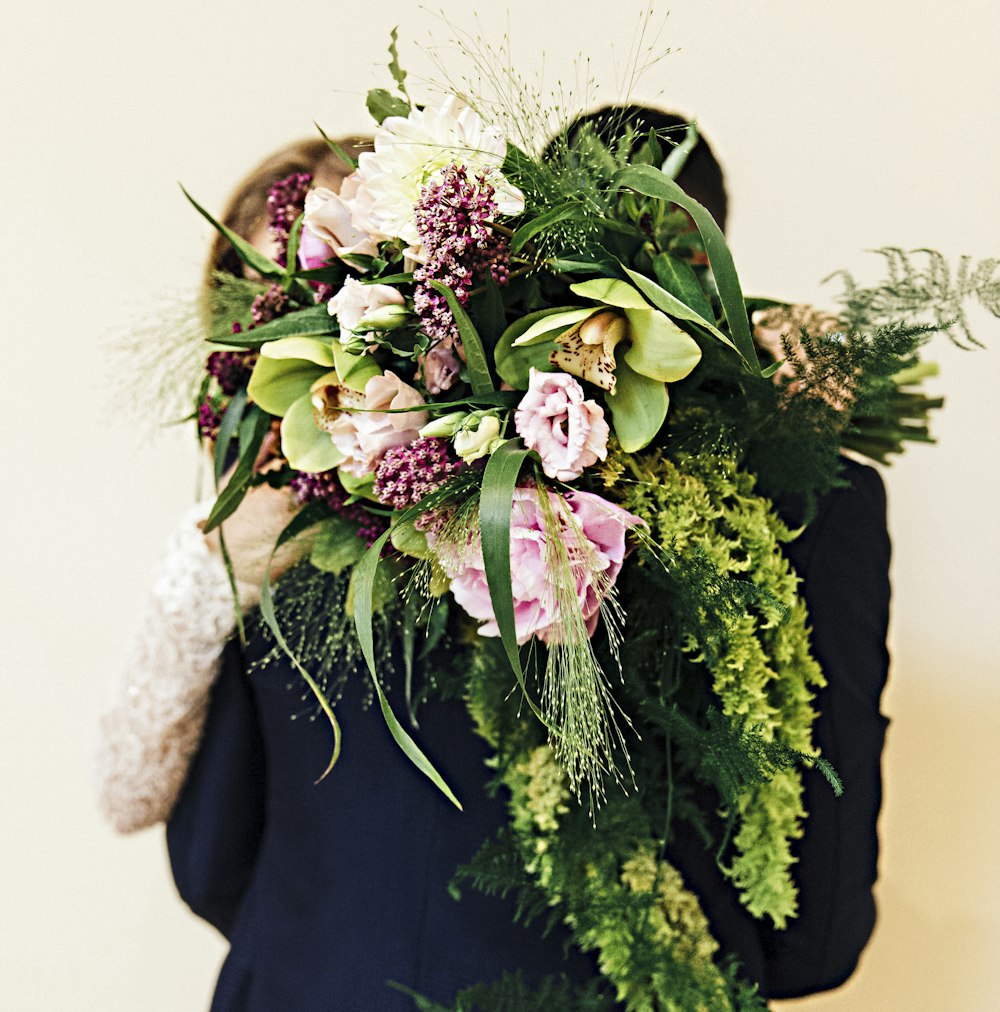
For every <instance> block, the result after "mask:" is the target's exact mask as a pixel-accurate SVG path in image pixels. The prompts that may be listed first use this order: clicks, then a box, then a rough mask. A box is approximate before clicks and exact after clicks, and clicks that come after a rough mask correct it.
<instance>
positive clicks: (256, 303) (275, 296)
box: [250, 285, 288, 330]
mask: <svg viewBox="0 0 1000 1012" xmlns="http://www.w3.org/2000/svg"><path fill="white" fill-rule="evenodd" d="M287 311H288V296H287V295H286V294H285V292H284V291H282V288H281V285H271V286H270V288H268V290H267V291H266V292H261V294H260V295H257V296H255V297H254V300H253V304H252V305H251V306H250V319H251V320H252V321H253V322H252V323H251V325H250V329H251V330H252V329H253V328H254V327H259V326H260V325H261V324H262V323H270V322H271V321H272V320H274V319H276V318H277V317H279V316H281V315H283V314H284V313H286V312H287Z"/></svg>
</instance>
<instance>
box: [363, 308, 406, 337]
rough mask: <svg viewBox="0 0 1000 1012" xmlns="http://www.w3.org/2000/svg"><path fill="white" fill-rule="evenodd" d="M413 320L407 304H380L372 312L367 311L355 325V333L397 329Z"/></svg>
mask: <svg viewBox="0 0 1000 1012" xmlns="http://www.w3.org/2000/svg"><path fill="white" fill-rule="evenodd" d="M410 320H411V314H410V312H409V310H408V309H407V308H406V306H379V308H378V309H373V310H372V311H371V312H370V313H365V315H364V316H362V317H361V319H360V320H358V322H357V323H356V324H355V325H354V333H355V334H365V333H368V332H369V331H372V330H396V329H397V328H398V327H405V326H406V324H407V323H409V322H410Z"/></svg>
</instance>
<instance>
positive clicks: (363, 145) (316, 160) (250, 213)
mask: <svg viewBox="0 0 1000 1012" xmlns="http://www.w3.org/2000/svg"><path fill="white" fill-rule="evenodd" d="M337 144H338V145H339V146H340V147H341V148H342V149H343V150H344V153H345V154H346V155H348V156H349V157H350V158H355V159H356V158H357V157H358V155H359V154H360V153H361V152H362V151H366V150H369V149H370V148H371V142H370V141H368V140H366V139H364V138H360V139H359V138H352V139H344V140H340V141H337ZM351 171H352V170H351V166H350V165H348V164H347V163H346V162H344V161H343V160H342V159H341V158H340V157H338V156H337V155H336V154H334V153H333V151H332V150H331V149H330V147H329V146H328V145H327V143H326V141H324V140H323V139H322V138H309V139H307V140H301V141H295V142H294V143H292V144H289V145H287V146H286V147H283V148H281V149H280V150H279V151H275V152H274V154H272V155H269V156H268V157H267V158H265V159H264V161H262V162H261V163H260V164H259V165H258V166H257V167H256V168H255V169H253V171H251V172H250V174H249V175H248V176H247V177H246V178H245V179H244V180H243V181H242V182H241V183H240V184H239V185H238V186H237V187H236V189H235V190H233V193H232V195H231V196H230V198H229V200H228V202H227V203H226V206H225V209H224V210H223V212H222V215H221V217H220V218H219V221H221V222H222V224H223V225H225V226H226V227H227V228H230V229H232V230H233V231H234V232H235V233H236V234H237V235H240V236H242V237H243V238H244V239H249V238H250V237H251V236H253V235H254V233H255V232H257V231H259V230H260V229H261V228H262V227H264V226H265V225H266V224H267V191H268V190H269V189H270V188H271V186H272V185H273V184H274V183H275V182H277V180H279V179H283V178H284V177H285V176H290V175H291V174H292V173H293V172H308V173H309V174H310V175H312V176H321V177H323V178H325V179H330V178H331V177H341V178H343V177H344V176H347V175H349V174H350V173H351ZM216 271H225V272H227V273H229V274H235V275H240V274H241V273H242V271H243V265H242V262H241V261H240V258H239V257H238V256H237V255H236V252H235V250H234V249H233V247H232V246H231V245H230V243H229V241H228V240H227V239H226V238H225V237H224V236H222V235H220V234H216V237H215V241H214V242H213V243H212V248H211V249H210V250H209V254H208V262H207V264H206V270H205V283H206V287H208V286H209V285H210V284H211V281H212V275H213V274H214V273H215V272H216Z"/></svg>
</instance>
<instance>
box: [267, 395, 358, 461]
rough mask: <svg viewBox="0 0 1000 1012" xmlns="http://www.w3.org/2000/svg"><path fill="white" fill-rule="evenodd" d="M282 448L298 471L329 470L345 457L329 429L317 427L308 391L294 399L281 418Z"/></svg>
mask: <svg viewBox="0 0 1000 1012" xmlns="http://www.w3.org/2000/svg"><path fill="white" fill-rule="evenodd" d="M281 452H282V453H283V454H284V455H285V458H286V459H287V460H288V463H289V464H291V466H292V467H294V468H295V469H296V470H297V471H308V472H309V473H311V474H316V473H318V472H320V471H329V470H331V468H334V467H336V466H337V465H338V464H341V463H343V461H344V459H345V458H344V454H343V453H341V452H340V450H338V449H337V447H336V446H334V445H333V441H332V440H331V439H330V433H328V432H323V430H322V429H318V428H317V427H316V420H315V418H314V417H313V406H312V399H311V397H310V395H309V394H308V393H306V394H303V396H301V397H300V398H299V399H298V400H297V401H293V402H292V404H291V405H290V406H289V408H288V410H287V411H286V412H285V417H284V418H282V420H281Z"/></svg>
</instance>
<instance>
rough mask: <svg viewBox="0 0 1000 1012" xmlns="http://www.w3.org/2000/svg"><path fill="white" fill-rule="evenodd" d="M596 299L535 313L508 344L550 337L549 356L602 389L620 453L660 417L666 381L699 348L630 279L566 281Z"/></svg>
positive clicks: (640, 443)
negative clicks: (552, 345)
mask: <svg viewBox="0 0 1000 1012" xmlns="http://www.w3.org/2000/svg"><path fill="white" fill-rule="evenodd" d="M570 291H571V292H573V293H574V294H575V295H580V296H582V297H583V298H585V299H592V300H593V301H594V302H595V303H596V305H594V306H589V307H582V308H580V307H567V308H566V309H565V310H562V311H560V312H555V313H551V314H549V315H546V316H544V317H543V318H542V319H540V320H537V321H536V322H535V323H534V324H533V325H532V326H531V327H529V328H528V329H527V330H526V331H525V332H524V333H523V334H521V336H520V337H518V338H517V340H516V341H514V346H515V347H524V346H525V345H531V344H535V343H538V342H541V341H546V340H548V341H551V340H555V342H556V348H555V350H554V351H552V353H551V354H550V355H549V362H550V363H551V364H552V365H554V366H557V367H558V368H559V369H562V370H563V371H564V372H568V373H569V374H570V375H572V376H579V377H580V378H581V379H585V380H587V381H588V382H590V383H594V384H595V385H597V386H599V387H603V388H604V389H605V390H607V391H608V393H607V398H606V399H607V403H608V407H609V408H610V409H611V416H612V419H613V422H614V429H615V435H616V436H617V437H618V442H619V443H620V444H621V447H622V449H623V450H625V452H626V453H634V452H635V451H636V450H641V449H642V448H643V447H644V446H646V445H647V444H648V443H649V442H650V441H651V440H652V439H653V437H654V436H655V435H656V433H657V432H659V430H660V427H661V426H662V425H663V421H664V419H665V418H666V417H667V408H668V406H669V404H670V395H669V393H668V391H667V386H666V385H667V384H668V383H676V382H677V381H678V380H681V379H683V378H684V377H685V376H687V375H688V373H690V372H691V370H692V369H694V367H695V366H696V365H697V364H698V362H699V361H700V359H701V349H700V348H699V347H698V344H697V342H696V341H695V340H694V338H692V337H691V336H690V335H689V334H687V333H685V332H684V331H683V330H681V328H680V327H678V326H677V324H676V323H674V321H673V320H671V319H670V317H669V316H667V315H666V313H663V312H661V311H660V310H659V309H654V308H653V307H652V306H651V305H650V304H649V303H648V302H647V301H646V300H645V298H643V296H642V295H641V294H640V293H639V292H638V291H637V290H636V289H635V288H634V287H632V285H630V284H628V283H627V282H625V281H620V280H618V279H616V278H596V279H594V280H592V281H583V282H581V283H579V284H576V285H570Z"/></svg>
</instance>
